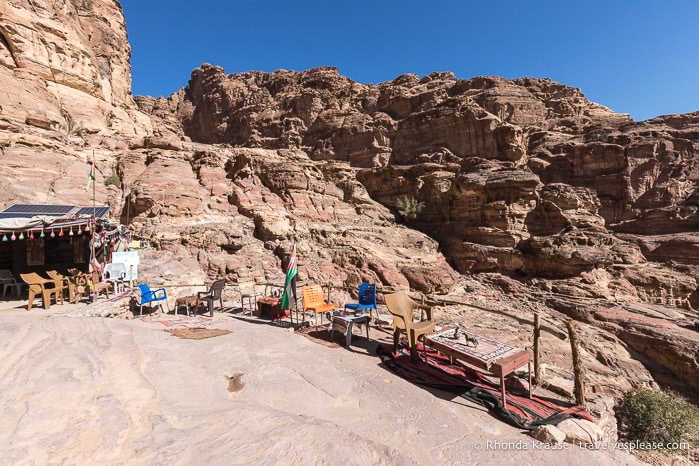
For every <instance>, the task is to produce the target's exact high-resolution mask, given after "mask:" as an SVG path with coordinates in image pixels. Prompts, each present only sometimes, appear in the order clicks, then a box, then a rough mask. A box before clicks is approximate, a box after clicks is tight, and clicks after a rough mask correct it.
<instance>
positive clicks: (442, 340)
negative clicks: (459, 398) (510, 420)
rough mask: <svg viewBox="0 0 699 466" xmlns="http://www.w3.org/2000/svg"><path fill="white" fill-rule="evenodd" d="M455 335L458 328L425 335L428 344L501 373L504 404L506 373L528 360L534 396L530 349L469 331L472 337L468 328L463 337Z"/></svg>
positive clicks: (496, 373)
mask: <svg viewBox="0 0 699 466" xmlns="http://www.w3.org/2000/svg"><path fill="white" fill-rule="evenodd" d="M453 335H454V329H449V330H443V331H441V332H438V333H433V334H431V335H427V336H425V345H426V346H429V347H431V348H434V349H435V350H437V351H439V352H440V353H442V354H445V355H447V356H449V357H451V358H454V359H458V360H459V361H462V362H464V363H466V364H469V365H471V366H474V367H476V368H478V369H482V370H484V371H486V372H489V373H491V374H494V375H496V376H498V377H500V391H501V394H502V405H503V407H504V408H505V409H507V395H506V393H505V377H506V376H507V375H509V374H511V373H512V372H514V371H515V370H516V369H518V368H520V367H522V366H524V365H525V364H526V365H527V369H528V371H529V398H530V399H531V397H532V389H531V386H532V368H531V355H530V354H529V351H527V350H524V349H521V348H512V347H511V346H508V345H506V344H504V343H500V342H497V341H495V340H491V339H489V338H485V337H482V336H480V335H476V334H474V333H468V332H466V333H465V335H468V337H469V338H470V339H471V341H468V339H467V338H466V336H465V335H464V332H461V335H460V336H459V338H456V339H455V338H452V337H453ZM473 341H477V342H478V343H477V346H473V345H474V344H473Z"/></svg>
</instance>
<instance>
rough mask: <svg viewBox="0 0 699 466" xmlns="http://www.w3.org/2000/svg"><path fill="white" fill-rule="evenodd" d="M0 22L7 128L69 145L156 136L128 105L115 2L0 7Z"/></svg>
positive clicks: (122, 34)
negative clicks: (56, 137)
mask: <svg viewBox="0 0 699 466" xmlns="http://www.w3.org/2000/svg"><path fill="white" fill-rule="evenodd" d="M0 19H1V21H0V85H2V88H3V89H4V93H5V95H4V96H3V106H2V109H0V122H2V124H3V126H4V127H5V128H7V129H10V130H13V128H14V132H16V133H26V132H31V131H32V128H29V129H28V130H27V131H25V130H24V129H21V128H22V126H23V125H29V126H30V127H33V128H39V129H41V130H53V131H56V132H60V133H62V134H63V136H64V137H65V139H68V140H70V138H72V137H75V136H78V137H80V136H85V137H94V136H96V135H99V136H112V135H114V134H120V135H125V136H137V135H145V134H148V133H149V132H151V126H150V121H149V120H148V119H147V118H144V117H143V115H140V114H139V112H137V111H136V107H135V105H134V102H133V100H132V98H131V67H130V64H129V59H130V55H131V48H130V46H129V43H128V41H127V39H126V25H125V21H124V16H123V12H122V10H121V5H120V4H119V3H118V2H115V1H111V0H59V1H53V0H52V1H48V0H32V1H29V0H13V1H8V2H3V3H2V4H0ZM20 129H21V130H20ZM74 142H75V143H78V142H79V141H77V140H76V141H74Z"/></svg>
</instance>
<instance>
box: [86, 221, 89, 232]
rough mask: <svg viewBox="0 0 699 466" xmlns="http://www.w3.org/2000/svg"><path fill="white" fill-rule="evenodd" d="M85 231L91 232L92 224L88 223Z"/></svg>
mask: <svg viewBox="0 0 699 466" xmlns="http://www.w3.org/2000/svg"><path fill="white" fill-rule="evenodd" d="M85 231H90V222H87V225H85Z"/></svg>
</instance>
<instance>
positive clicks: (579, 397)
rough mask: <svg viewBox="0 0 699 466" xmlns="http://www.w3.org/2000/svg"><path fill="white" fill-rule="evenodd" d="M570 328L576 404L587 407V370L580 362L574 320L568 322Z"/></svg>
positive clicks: (567, 325)
mask: <svg viewBox="0 0 699 466" xmlns="http://www.w3.org/2000/svg"><path fill="white" fill-rule="evenodd" d="M566 327H568V336H569V337H570V349H571V351H572V353H573V373H574V382H575V385H574V388H573V394H574V395H575V402H576V403H577V404H579V405H580V406H583V407H584V406H585V368H584V367H583V365H582V361H581V360H580V347H579V346H578V334H577V332H576V330H575V324H574V323H573V319H570V318H569V319H567V320H566Z"/></svg>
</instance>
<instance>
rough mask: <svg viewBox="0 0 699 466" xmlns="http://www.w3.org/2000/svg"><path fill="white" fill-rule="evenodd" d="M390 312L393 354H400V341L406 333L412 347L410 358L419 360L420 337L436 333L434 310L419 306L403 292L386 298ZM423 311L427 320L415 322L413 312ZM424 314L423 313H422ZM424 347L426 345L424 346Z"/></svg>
mask: <svg viewBox="0 0 699 466" xmlns="http://www.w3.org/2000/svg"><path fill="white" fill-rule="evenodd" d="M384 299H385V300H386V307H388V312H390V313H391V314H392V315H393V352H394V353H397V352H398V339H399V337H400V334H401V333H405V334H406V335H407V337H408V346H409V347H410V358H411V359H412V360H417V359H418V356H417V343H418V340H419V339H420V337H423V339H424V336H425V335H426V334H428V333H430V332H433V331H434V325H435V324H434V318H433V315H432V308H431V307H429V306H425V305H422V304H418V303H416V302H415V301H413V300H412V299H410V296H408V295H407V294H405V293H404V292H402V291H399V292H398V293H393V294H387V295H385V296H384ZM415 309H421V310H424V311H425V314H426V316H427V320H422V315H420V321H418V322H415V321H414V320H413V311H414V310H415ZM421 314H422V313H421ZM423 347H424V344H423Z"/></svg>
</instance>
